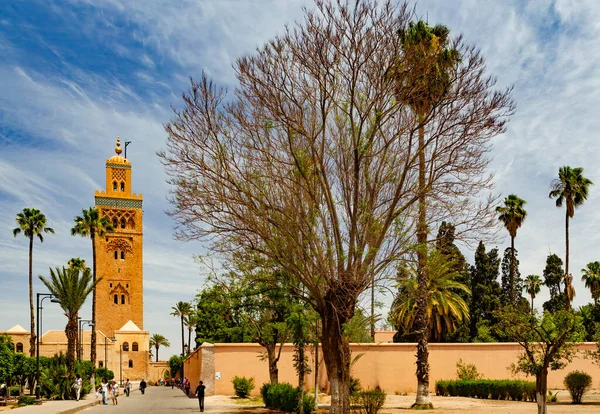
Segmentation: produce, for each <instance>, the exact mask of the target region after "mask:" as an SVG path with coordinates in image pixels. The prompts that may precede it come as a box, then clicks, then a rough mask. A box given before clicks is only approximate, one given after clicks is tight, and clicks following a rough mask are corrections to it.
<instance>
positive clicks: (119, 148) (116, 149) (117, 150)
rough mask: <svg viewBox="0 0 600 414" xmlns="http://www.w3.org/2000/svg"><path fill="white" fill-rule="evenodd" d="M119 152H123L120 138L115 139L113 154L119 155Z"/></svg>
mask: <svg viewBox="0 0 600 414" xmlns="http://www.w3.org/2000/svg"><path fill="white" fill-rule="evenodd" d="M121 151H123V150H122V149H121V137H117V146H116V148H115V152H116V153H117V155H121Z"/></svg>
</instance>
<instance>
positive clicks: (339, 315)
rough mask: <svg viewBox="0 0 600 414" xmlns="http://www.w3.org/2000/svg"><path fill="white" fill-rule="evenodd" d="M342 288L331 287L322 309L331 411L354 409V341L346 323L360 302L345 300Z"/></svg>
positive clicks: (339, 413) (337, 413)
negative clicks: (335, 289) (352, 392)
mask: <svg viewBox="0 0 600 414" xmlns="http://www.w3.org/2000/svg"><path fill="white" fill-rule="evenodd" d="M341 296H342V295H338V292H336V291H332V290H330V291H329V292H327V294H326V295H325V301H324V302H325V304H324V306H323V309H321V310H320V312H319V313H320V314H321V322H322V326H323V328H322V332H321V343H322V344H323V358H324V360H325V366H326V368H327V375H328V377H329V384H330V388H331V411H330V412H331V414H347V413H349V412H350V389H349V387H350V357H351V356H350V344H349V343H348V340H347V339H346V337H345V336H344V333H343V325H344V324H345V323H346V322H348V321H349V320H350V318H352V316H353V314H354V308H355V305H356V302H355V301H354V300H351V299H350V298H345V299H346V301H341V300H340V297H341Z"/></svg>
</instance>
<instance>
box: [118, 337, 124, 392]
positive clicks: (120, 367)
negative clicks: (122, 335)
mask: <svg viewBox="0 0 600 414" xmlns="http://www.w3.org/2000/svg"><path fill="white" fill-rule="evenodd" d="M122 386H123V344H119V387H122Z"/></svg>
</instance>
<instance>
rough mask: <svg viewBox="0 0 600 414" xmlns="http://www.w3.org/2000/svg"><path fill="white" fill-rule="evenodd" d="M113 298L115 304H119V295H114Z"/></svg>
mask: <svg viewBox="0 0 600 414" xmlns="http://www.w3.org/2000/svg"><path fill="white" fill-rule="evenodd" d="M113 300H114V302H115V305H118V304H119V295H114V297H113Z"/></svg>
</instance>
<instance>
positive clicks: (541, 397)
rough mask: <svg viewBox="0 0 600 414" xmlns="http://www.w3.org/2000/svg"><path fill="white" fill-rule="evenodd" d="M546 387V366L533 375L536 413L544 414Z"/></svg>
mask: <svg viewBox="0 0 600 414" xmlns="http://www.w3.org/2000/svg"><path fill="white" fill-rule="evenodd" d="M547 387H548V367H544V368H542V370H541V371H540V372H539V373H538V374H537V375H536V376H535V400H536V402H537V407H538V414H546V391H547Z"/></svg>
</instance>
